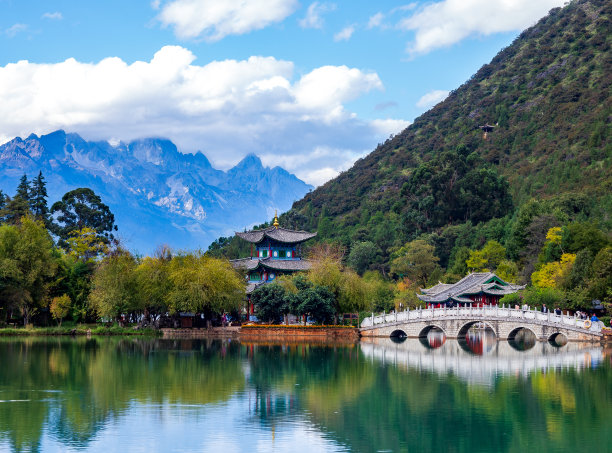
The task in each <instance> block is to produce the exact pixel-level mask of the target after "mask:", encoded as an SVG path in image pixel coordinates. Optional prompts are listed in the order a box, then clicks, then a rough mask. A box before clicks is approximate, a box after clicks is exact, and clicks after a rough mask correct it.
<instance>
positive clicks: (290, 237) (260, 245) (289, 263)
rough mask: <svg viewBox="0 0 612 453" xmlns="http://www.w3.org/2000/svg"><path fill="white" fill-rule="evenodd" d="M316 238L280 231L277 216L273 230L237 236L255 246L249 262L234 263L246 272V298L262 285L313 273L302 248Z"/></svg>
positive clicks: (297, 232) (252, 248) (248, 259)
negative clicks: (289, 276)
mask: <svg viewBox="0 0 612 453" xmlns="http://www.w3.org/2000/svg"><path fill="white" fill-rule="evenodd" d="M316 235H317V233H308V232H306V231H296V230H287V229H285V228H281V227H280V225H279V223H278V216H277V215H274V223H273V224H272V226H271V227H268V228H265V229H263V230H252V231H246V232H244V233H236V236H238V237H239V238H241V239H244V240H245V241H247V242H250V243H251V244H252V245H251V257H250V258H242V259H237V260H232V261H231V263H232V266H234V267H235V268H237V269H240V268H241V269H244V270H246V273H247V279H248V284H247V294H250V293H252V292H253V291H254V290H255V288H257V287H258V286H259V285H263V284H265V283H271V282H273V281H274V280H275V279H276V278H278V277H279V276H280V275H283V274H291V273H294V272H299V271H307V270H308V269H310V267H311V263H310V261H308V260H305V259H302V257H301V256H300V244H302V242H305V241H307V240H308V239H311V238H313V237H315V236H316Z"/></svg>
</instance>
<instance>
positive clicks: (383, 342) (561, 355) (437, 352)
mask: <svg viewBox="0 0 612 453" xmlns="http://www.w3.org/2000/svg"><path fill="white" fill-rule="evenodd" d="M486 349H488V351H487V353H486V354H484V355H474V354H473V353H471V352H467V351H465V349H464V348H462V347H461V345H460V344H459V342H458V341H454V340H449V341H446V342H445V343H444V344H443V345H442V346H441V347H439V348H436V349H427V348H425V347H424V346H423V345H422V344H421V342H420V341H419V340H416V339H408V340H406V341H404V342H403V343H399V344H397V343H394V342H393V341H391V339H389V338H372V339H362V340H361V351H362V352H363V354H364V355H365V356H366V357H368V358H370V359H372V360H378V361H380V362H382V363H383V364H389V365H395V366H399V367H402V368H410V369H415V370H418V371H428V372H433V373H437V374H449V373H452V374H455V375H457V376H459V377H460V378H461V379H463V380H464V381H466V382H468V383H471V384H479V385H492V384H493V383H494V381H495V378H496V377H497V376H498V375H516V376H518V375H521V376H527V375H528V374H530V373H532V372H534V371H536V370H541V371H542V370H558V369H583V368H590V367H595V366H597V365H598V364H599V363H601V361H602V357H603V356H602V349H601V348H600V347H598V346H593V345H592V344H585V343H568V344H567V345H566V346H563V347H562V348H556V347H554V346H552V345H550V344H548V343H537V344H536V345H535V347H533V348H531V349H529V350H527V351H517V350H516V349H514V348H512V346H510V344H509V343H508V342H507V341H495V342H494V343H492V344H491V345H490V347H487V348H486Z"/></svg>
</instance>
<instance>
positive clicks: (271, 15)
mask: <svg viewBox="0 0 612 453" xmlns="http://www.w3.org/2000/svg"><path fill="white" fill-rule="evenodd" d="M152 6H153V7H155V6H158V7H159V5H156V4H155V2H154V4H152ZM296 7H297V0H223V1H218V0H172V1H171V2H170V3H167V4H164V6H163V7H162V9H161V11H160V13H159V14H158V16H157V19H158V20H159V21H160V22H161V23H162V24H163V25H164V26H165V27H167V26H172V27H173V28H174V33H175V34H176V35H177V36H178V37H179V38H181V39H193V38H203V39H205V40H207V41H218V40H220V39H223V38H224V37H226V36H228V35H242V34H245V33H249V32H251V31H253V30H260V29H262V28H265V27H266V26H268V25H270V24H273V23H275V22H280V21H282V20H284V19H285V18H286V17H287V16H289V15H290V14H292V13H293V12H294V11H295V8H296ZM154 9H155V8H154Z"/></svg>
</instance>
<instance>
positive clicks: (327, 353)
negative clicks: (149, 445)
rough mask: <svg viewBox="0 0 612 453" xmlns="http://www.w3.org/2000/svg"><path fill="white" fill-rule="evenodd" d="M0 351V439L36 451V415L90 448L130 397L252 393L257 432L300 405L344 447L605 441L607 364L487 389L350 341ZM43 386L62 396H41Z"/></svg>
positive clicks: (551, 446)
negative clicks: (395, 361) (378, 356)
mask: <svg viewBox="0 0 612 453" xmlns="http://www.w3.org/2000/svg"><path fill="white" fill-rule="evenodd" d="M0 357H2V359H3V364H4V365H5V366H3V367H1V368H0V392H1V393H0V395H1V396H0V399H2V400H31V401H29V402H27V401H26V402H11V403H0V438H2V439H6V440H7V441H8V443H9V444H10V445H11V447H12V449H13V450H15V451H28V450H29V451H36V450H39V449H40V442H41V436H42V433H43V428H44V427H45V426H46V429H47V430H48V432H49V433H50V435H51V436H53V437H54V438H56V439H58V440H59V441H60V442H62V443H63V444H64V445H66V446H71V447H74V448H79V447H80V448H83V447H87V446H88V444H89V442H90V441H91V439H92V438H93V437H94V436H95V435H96V434H97V433H98V432H99V431H100V430H101V429H103V428H104V426H106V425H107V424H108V422H109V421H110V420H113V419H114V418H115V417H118V416H121V414H122V413H125V412H126V411H129V410H130V405H131V404H133V403H134V402H137V403H140V404H144V405H147V404H152V405H163V404H167V403H171V404H172V403H178V404H208V403H214V402H219V401H226V400H227V399H228V398H229V397H230V396H231V395H239V396H240V398H252V400H251V406H250V407H251V408H252V410H253V411H254V415H255V417H256V423H261V425H262V426H263V427H264V428H266V429H269V427H270V426H271V429H275V426H278V425H279V424H280V423H281V422H283V421H284V420H288V419H289V420H290V419H291V417H287V416H288V415H290V416H293V415H298V416H300V417H301V418H304V419H307V420H310V421H311V422H312V424H314V425H316V426H317V427H318V428H319V429H321V430H322V431H324V432H326V433H327V434H328V435H329V436H332V437H334V438H335V439H336V440H338V441H339V442H340V443H342V444H346V445H348V446H349V448H350V449H351V450H352V451H364V452H366V451H368V452H369V451H377V450H392V451H398V452H401V451H434V452H435V451H452V450H453V449H454V450H455V451H473V452H478V451H523V450H530V451H538V450H541V451H551V450H554V451H588V450H592V451H598V450H601V446H602V445H609V444H610V442H612V439H611V438H610V433H609V429H608V425H609V420H611V419H612V393H611V392H610V391H609V389H610V372H611V370H610V366H609V365H608V364H607V363H606V364H604V365H602V366H601V367H599V368H596V369H588V370H583V371H575V370H557V371H548V372H535V373H532V374H530V375H529V376H528V377H526V378H525V377H521V376H510V375H507V376H503V377H498V378H497V379H496V380H495V381H494V383H493V384H492V385H491V386H484V385H471V384H469V383H466V382H465V381H463V380H461V379H460V378H459V377H456V376H453V375H451V374H449V375H446V376H440V375H438V374H433V373H428V372H422V371H417V370H415V369H407V370H405V369H401V368H398V367H394V366H384V365H381V364H380V362H378V361H374V362H372V361H370V360H368V359H366V358H365V357H364V356H363V355H362V353H361V352H360V350H359V346H356V345H347V346H336V347H333V346H324V345H316V344H310V345H309V344H294V345H285V346H282V345H262V344H242V345H240V344H238V343H235V342H232V343H228V342H221V341H209V342H204V341H198V340H183V341H163V340H149V339H120V338H108V339H90V340H87V339H85V338H80V339H76V340H72V339H32V338H29V339H25V340H9V341H6V340H2V339H0ZM245 362H246V363H248V366H246V363H245ZM243 366H244V367H245V369H248V370H249V371H248V373H249V374H248V380H247V381H246V385H248V387H249V388H248V390H249V391H248V392H247V393H244V394H243V393H240V391H241V390H242V389H243V388H244V386H245V377H244V375H243V371H242V369H243ZM296 384H298V385H296ZM46 390H55V391H57V392H58V393H45V394H44V395H41V394H40V393H38V392H40V391H46ZM244 415H245V417H248V415H247V414H244ZM228 429H230V428H228ZM228 435H231V434H228Z"/></svg>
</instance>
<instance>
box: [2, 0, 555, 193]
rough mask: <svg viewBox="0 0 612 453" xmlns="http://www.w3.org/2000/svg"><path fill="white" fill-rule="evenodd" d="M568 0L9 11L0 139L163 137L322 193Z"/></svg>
mask: <svg viewBox="0 0 612 453" xmlns="http://www.w3.org/2000/svg"><path fill="white" fill-rule="evenodd" d="M563 3H564V2H563V1H559V0H538V1H535V2H534V1H533V0H498V1H495V0H438V1H436V0H433V1H415V2H399V1H376V2H373V1H364V0H352V1H348V0H343V1H329V2H324V1H316V2H313V1H302V0H161V1H137V0H130V1H125V0H123V1H117V0H105V1H82V0H81V1H75V0H53V1H51V0H0V98H1V99H2V100H3V102H2V103H0V142H5V141H7V140H9V139H11V138H13V137H14V136H18V135H19V136H26V135H29V134H30V133H32V132H34V133H37V134H43V133H48V132H51V131H53V130H56V129H59V128H63V129H65V130H67V131H70V132H77V133H80V134H81V135H83V137H85V138H86V139H96V140H109V141H111V142H113V141H117V140H123V141H128V140H131V139H134V138H139V137H144V136H164V137H168V138H170V139H171V140H173V141H174V142H175V143H176V144H177V145H178V147H179V149H180V150H182V151H184V152H194V151H196V150H201V151H202V152H204V153H205V154H206V155H207V156H208V157H209V159H210V160H211V161H212V162H213V164H214V165H215V166H217V167H220V168H228V167H229V166H231V165H232V164H235V163H236V162H238V161H239V160H240V159H241V158H242V157H244V155H246V154H247V153H249V152H254V153H256V154H258V155H259V156H260V157H261V158H262V160H263V161H264V163H265V164H267V165H271V166H273V165H282V166H283V167H285V168H287V169H288V170H289V171H292V172H294V173H296V174H297V175H298V176H299V177H300V178H302V179H304V180H306V181H307V182H309V183H312V184H315V185H318V184H321V183H323V182H325V181H326V180H328V179H330V178H331V177H333V176H335V175H336V174H337V173H338V172H339V171H341V170H344V169H346V168H348V167H350V165H351V164H352V163H353V162H354V161H355V160H356V159H357V158H359V157H361V156H363V155H364V154H366V153H368V152H370V151H372V150H373V148H374V147H375V146H376V144H377V143H378V142H381V141H383V140H384V139H385V138H387V137H388V136H389V135H390V134H395V133H398V132H400V131H401V130H402V129H403V128H404V127H405V126H407V125H408V124H409V123H410V122H411V121H412V120H414V118H416V117H417V116H418V115H419V114H421V113H423V112H424V111H426V110H427V109H428V108H430V107H431V106H432V105H434V104H435V103H436V102H439V101H441V100H442V99H444V97H445V95H446V94H447V92H448V91H449V90H452V89H454V88H457V87H458V86H459V85H460V84H461V83H463V82H464V81H465V80H466V79H468V78H469V77H470V76H471V75H472V74H473V73H474V72H475V71H476V70H477V69H478V68H479V67H480V66H481V65H482V64H484V63H487V62H488V61H489V60H490V59H491V58H492V57H493V56H494V55H495V54H496V53H497V52H498V51H499V50H500V49H501V48H502V47H504V46H507V45H508V44H510V43H511V42H512V40H513V39H514V38H515V37H516V36H517V35H518V33H519V32H520V31H521V30H522V29H524V28H526V27H528V26H529V25H531V24H533V23H535V22H536V21H537V20H538V19H539V18H540V17H542V16H543V15H545V14H546V12H547V11H548V10H549V9H550V8H552V7H555V6H562V4H563Z"/></svg>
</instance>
